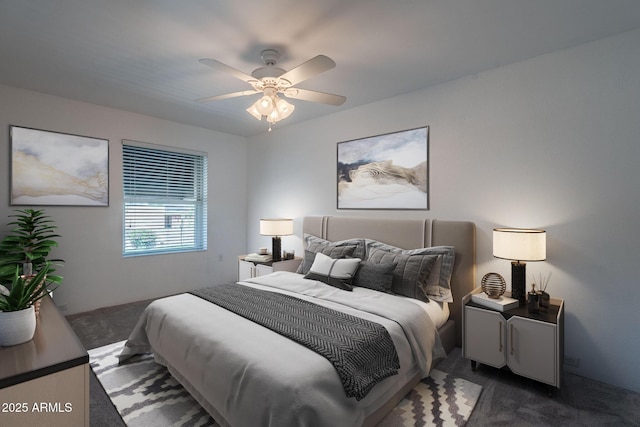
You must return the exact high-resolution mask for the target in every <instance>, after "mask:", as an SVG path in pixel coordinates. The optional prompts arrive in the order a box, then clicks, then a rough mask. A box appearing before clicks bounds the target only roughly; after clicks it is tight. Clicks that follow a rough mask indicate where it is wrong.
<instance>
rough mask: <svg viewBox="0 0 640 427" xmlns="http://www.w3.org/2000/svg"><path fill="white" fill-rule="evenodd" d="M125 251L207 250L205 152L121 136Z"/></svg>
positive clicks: (142, 252)
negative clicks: (132, 139)
mask: <svg viewBox="0 0 640 427" xmlns="http://www.w3.org/2000/svg"><path fill="white" fill-rule="evenodd" d="M122 162H123V164H122V171H123V186H124V191H123V193H124V231H123V245H122V246H123V248H122V253H123V255H125V256H131V255H150V254H158V253H170V252H188V251H198V250H205V249H207V156H206V154H204V153H197V152H190V151H185V150H178V149H176V150H175V151H173V149H171V150H170V149H167V148H165V147H162V148H160V147H159V146H154V145H151V144H144V143H139V142H134V141H123V146H122Z"/></svg>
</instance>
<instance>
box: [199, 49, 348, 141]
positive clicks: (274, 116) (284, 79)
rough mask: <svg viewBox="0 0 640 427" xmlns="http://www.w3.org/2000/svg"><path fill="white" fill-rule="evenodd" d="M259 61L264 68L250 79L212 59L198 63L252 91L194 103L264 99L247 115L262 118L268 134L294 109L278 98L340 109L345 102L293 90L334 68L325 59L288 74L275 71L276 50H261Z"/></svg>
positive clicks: (218, 96) (292, 70) (309, 63)
mask: <svg viewBox="0 0 640 427" xmlns="http://www.w3.org/2000/svg"><path fill="white" fill-rule="evenodd" d="M260 58H261V59H262V62H264V64H265V65H264V66H263V67H260V68H257V69H255V70H253V72H252V73H251V74H250V75H249V74H246V73H244V72H242V71H240V70H238V69H236V68H233V67H230V66H229V65H226V64H223V63H222V62H220V61H216V60H215V59H206V58H205V59H200V62H201V63H202V64H204V65H208V66H210V67H212V68H214V69H216V70H218V71H224V72H226V73H228V74H230V75H232V76H233V77H235V78H238V79H240V80H242V81H244V82H247V83H249V84H250V85H251V87H252V89H250V90H243V91H240V92H233V93H227V94H224V95H216V96H209V97H206V98H200V99H196V101H197V102H210V101H218V100H221V99H228V98H236V97H239V96H246V95H253V94H257V93H262V94H263V96H262V97H261V98H260V99H258V100H257V101H256V102H255V103H254V104H253V105H251V107H249V108H247V112H248V113H249V114H251V115H252V116H254V117H255V118H256V119H258V120H262V118H263V117H265V118H266V120H267V122H269V131H271V125H272V124H273V123H277V122H278V121H280V120H282V119H286V118H287V117H289V116H290V115H291V113H292V112H293V110H294V109H295V106H294V105H292V104H290V103H288V102H287V101H286V100H285V99H283V98H280V97H279V96H278V94H282V95H284V96H285V97H287V98H291V99H301V100H303V101H311V102H319V103H322V104H329V105H336V106H337V105H342V104H343V103H344V102H345V101H346V100H347V98H345V97H344V96H340V95H334V94H331V93H324V92H317V91H314V90H308V89H301V88H298V87H294V86H295V85H297V84H298V83H300V82H302V81H304V80H307V79H310V78H311V77H313V76H316V75H318V74H320V73H323V72H325V71H328V70H330V69H332V68H334V67H335V66H336V63H335V62H334V61H333V59H331V58H329V57H327V56H324V55H318V56H316V57H314V58H311V59H310V60H308V61H307V62H305V63H303V64H300V65H298V66H297V67H295V68H293V69H291V70H289V71H285V70H283V69H282V68H279V67H276V62H277V61H278V59H279V58H280V54H279V53H278V51H277V50H275V49H266V50H263V51H262V53H261V54H260Z"/></svg>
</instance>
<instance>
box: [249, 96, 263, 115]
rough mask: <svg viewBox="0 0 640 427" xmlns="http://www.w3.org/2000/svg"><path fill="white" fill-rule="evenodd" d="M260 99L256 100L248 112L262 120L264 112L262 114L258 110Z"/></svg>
mask: <svg viewBox="0 0 640 427" xmlns="http://www.w3.org/2000/svg"><path fill="white" fill-rule="evenodd" d="M259 101H260V100H258V101H256V102H254V103H253V104H252V105H251V107H249V108H247V113H249V114H251V115H252V116H253V117H255V118H256V119H258V120H262V114H260V111H258V107H256V104H258V102H259Z"/></svg>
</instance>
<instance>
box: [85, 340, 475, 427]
mask: <svg viewBox="0 0 640 427" xmlns="http://www.w3.org/2000/svg"><path fill="white" fill-rule="evenodd" d="M124 343H125V342H124V341H120V342H117V343H114V344H109V345H106V346H104V347H99V348H96V349H93V350H89V359H90V363H91V368H92V369H93V371H94V372H95V374H96V377H97V378H98V380H99V381H100V384H102V387H103V388H104V389H105V391H106V392H107V394H108V395H109V398H110V399H111V401H112V402H113V405H114V406H115V408H116V410H117V411H118V413H119V414H120V416H121V417H122V420H123V421H124V422H125V424H126V425H127V426H129V427H146V426H153V427H163V426H219V425H218V424H217V423H216V422H215V420H214V419H213V418H211V416H209V414H208V413H207V412H206V411H205V410H204V409H202V407H201V406H200V405H199V404H198V403H197V402H196V401H195V400H194V399H193V398H192V397H191V395H190V394H189V393H188V392H187V391H186V390H185V389H184V388H183V387H182V386H181V385H180V383H178V382H177V381H176V380H175V379H174V378H173V377H172V376H171V374H169V372H168V371H167V369H166V368H165V367H164V366H162V365H159V364H157V363H156V362H155V360H154V359H153V356H152V355H151V354H144V355H140V356H136V357H134V358H132V359H130V360H129V361H127V363H125V364H122V365H118V357H117V356H118V355H119V354H120V351H121V350H122V347H123V346H124ZM481 391H482V387H481V386H479V385H477V384H474V383H472V382H469V381H466V380H463V379H459V378H453V377H451V376H450V375H447V374H445V373H444V372H441V371H438V370H437V369H432V370H431V373H430V375H429V377H428V378H425V379H424V380H422V381H421V382H420V383H418V385H416V386H415V387H414V388H413V390H411V392H409V394H408V395H407V396H406V397H405V398H404V399H403V400H402V401H401V402H400V403H398V405H397V406H396V407H395V408H394V410H393V411H391V412H390V413H389V414H388V415H387V416H386V417H385V418H384V419H383V420H382V422H381V423H380V424H379V425H378V426H379V427H418V426H463V425H465V424H466V422H467V420H468V419H469V416H470V415H471V412H472V411H473V408H474V407H475V405H476V402H477V401H478V398H479V397H480V393H481Z"/></svg>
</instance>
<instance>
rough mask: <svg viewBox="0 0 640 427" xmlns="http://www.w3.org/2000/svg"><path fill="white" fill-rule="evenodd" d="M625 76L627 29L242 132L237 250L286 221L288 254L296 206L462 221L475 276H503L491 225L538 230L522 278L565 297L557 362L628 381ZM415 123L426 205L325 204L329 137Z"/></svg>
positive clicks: (638, 135) (639, 386) (630, 118)
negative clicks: (425, 133) (470, 238)
mask: <svg viewBox="0 0 640 427" xmlns="http://www.w3.org/2000/svg"><path fill="white" fill-rule="evenodd" d="M424 72H425V73H428V72H429V70H425V71H424ZM638 76H640V31H634V32H630V33H626V34H623V35H620V36H617V37H615V38H609V39H604V40H600V41H597V42H593V43H590V44H586V45H583V46H580V47H577V48H573V49H569V50H563V51H559V52H556V53H552V54H547V55H543V56H540V57H537V58H533V59H531V60H527V61H524V62H520V63H517V64H512V65H509V66H505V67H501V68H498V69H495V70H492V71H488V72H485V73H482V74H479V75H476V76H472V77H468V78H464V79H460V80H457V81H453V82H449V83H446V84H442V85H439V86H436V87H432V88H429V89H426V90H423V91H419V92H414V93H410V94H407V95H404V96H400V97H396V98H393V99H388V100H385V101H383V102H378V103H374V104H370V105H367V106H364V107H361V108H354V109H351V110H347V111H344V112H341V113H337V114H333V115H331V116H327V117H323V118H319V119H316V120H312V121H308V122H305V123H302V124H300V125H297V126H291V127H285V128H283V129H278V128H276V129H274V131H273V132H272V133H270V134H267V133H265V134H262V135H260V136H257V137H253V138H250V139H249V182H250V183H251V185H250V186H249V205H248V229H247V230H248V231H247V233H248V234H247V235H248V249H249V250H250V251H251V250H255V249H256V248H258V247H259V246H264V245H268V244H269V238H267V237H261V236H259V233H258V219H259V218H260V217H267V216H289V217H294V218H297V221H296V227H295V228H296V230H295V231H296V236H291V237H284V238H283V248H287V247H289V248H294V249H295V250H296V252H297V253H301V251H302V244H301V239H300V237H301V221H300V218H301V217H302V216H304V215H311V214H324V215H352V216H354V215H356V216H369V217H398V218H405V217H432V218H440V219H466V220H472V221H474V222H475V223H476V225H477V231H478V260H477V261H478V269H477V275H478V277H477V278H476V279H477V283H479V281H480V278H481V277H482V275H484V274H486V273H487V272H490V271H496V272H499V273H501V274H502V275H503V276H505V277H506V278H510V264H509V262H508V261H503V260H497V259H494V258H493V257H492V252H491V230H492V229H493V228H494V227H496V226H511V227H541V228H544V229H546V230H547V236H548V237H547V238H548V251H547V258H548V259H547V261H546V262H540V263H529V264H528V270H527V271H528V273H529V275H528V276H529V277H528V279H530V277H531V274H535V275H536V276H537V275H538V274H539V273H543V274H547V273H549V272H551V273H552V279H551V282H550V285H549V291H550V293H551V294H552V296H555V297H561V298H564V299H566V322H565V325H566V337H565V355H566V356H568V357H572V358H578V359H580V367H579V368H578V369H571V371H572V372H575V373H577V374H580V375H584V376H587V377H590V378H593V379H596V380H600V381H603V382H606V383H609V384H613V385H616V386H620V387H624V388H627V389H631V390H635V391H640V364H638V363H637V356H638V353H640V334H638V332H637V325H638V320H637V311H638V305H639V304H640V283H639V279H638V274H637V271H636V268H637V263H638V255H639V253H640V251H639V247H640V245H639V244H638V236H640V221H638V218H639V217H640V215H639V214H640V207H639V206H640V203H639V200H640V185H639V184H640V168H638V161H639V160H640V126H639V125H638V119H639V118H640V84H638ZM347 102H348V101H347ZM302 104H303V103H302V102H301V103H300V105H299V108H304V105H302ZM327 108H330V107H327ZM294 114H295V113H294ZM422 125H429V126H430V127H431V128H430V156H431V158H430V160H429V162H430V168H431V170H430V178H431V184H430V203H431V208H430V210H429V211H428V212H424V211H394V212H389V211H337V210H336V184H335V182H336V166H335V164H336V143H337V142H339V141H345V140H350V139H354V138H360V137H365V136H370V135H376V134H380V133H386V132H391V131H397V130H403V129H409V128H414V127H418V126H422ZM528 283H530V280H528ZM567 370H570V369H569V368H567Z"/></svg>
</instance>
